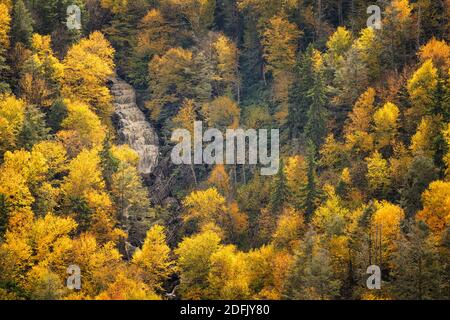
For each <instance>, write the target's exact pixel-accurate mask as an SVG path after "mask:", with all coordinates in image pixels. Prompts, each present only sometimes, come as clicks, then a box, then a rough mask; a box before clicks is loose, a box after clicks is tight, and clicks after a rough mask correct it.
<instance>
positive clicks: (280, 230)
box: [272, 208, 305, 253]
mask: <svg viewBox="0 0 450 320" xmlns="http://www.w3.org/2000/svg"><path fill="white" fill-rule="evenodd" d="M304 220H305V219H304V216H303V214H302V213H301V212H298V211H297V210H295V209H292V208H284V209H283V212H282V214H281V216H280V217H279V218H278V221H277V228H276V229H275V232H274V234H273V236H272V237H273V240H272V241H273V245H274V246H275V247H276V248H278V249H288V250H290V251H291V253H292V252H294V250H295V249H296V248H297V247H298V244H299V242H300V241H301V240H300V237H301V234H302V233H303V231H304V228H305V221H304Z"/></svg>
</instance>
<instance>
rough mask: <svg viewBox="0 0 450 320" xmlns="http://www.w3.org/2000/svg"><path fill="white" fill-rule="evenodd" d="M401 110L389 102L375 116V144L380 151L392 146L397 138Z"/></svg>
mask: <svg viewBox="0 0 450 320" xmlns="http://www.w3.org/2000/svg"><path fill="white" fill-rule="evenodd" d="M399 116H400V110H399V109H398V107H397V106H396V105H395V104H393V103H391V102H388V103H386V104H385V105H384V106H383V107H381V108H380V109H378V110H377V111H376V112H375V114H374V115H373V121H374V131H375V139H376V140H375V143H376V145H377V148H378V149H381V148H383V147H386V146H389V145H392V144H393V143H394V141H395V138H396V136H397V130H398V119H399Z"/></svg>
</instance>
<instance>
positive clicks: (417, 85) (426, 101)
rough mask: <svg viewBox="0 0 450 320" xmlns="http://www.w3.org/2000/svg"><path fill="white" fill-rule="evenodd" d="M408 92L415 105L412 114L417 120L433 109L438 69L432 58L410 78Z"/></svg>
mask: <svg viewBox="0 0 450 320" xmlns="http://www.w3.org/2000/svg"><path fill="white" fill-rule="evenodd" d="M407 87H408V93H409V96H410V99H411V102H412V105H413V110H412V111H411V113H412V116H413V117H414V119H417V121H418V120H419V119H420V117H422V116H424V115H426V114H427V113H430V112H432V111H433V108H434V106H435V103H436V101H435V99H436V96H435V95H436V90H437V87H438V71H437V69H436V68H435V67H434V65H433V61H432V60H431V59H428V60H426V61H425V62H424V63H423V64H422V66H421V67H420V68H419V69H418V70H417V71H416V72H415V73H414V74H413V76H412V77H411V79H409V80H408V86H407Z"/></svg>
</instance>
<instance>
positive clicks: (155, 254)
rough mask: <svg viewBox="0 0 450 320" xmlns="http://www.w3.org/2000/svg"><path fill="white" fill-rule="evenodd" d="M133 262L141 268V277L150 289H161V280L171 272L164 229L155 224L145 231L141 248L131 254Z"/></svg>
mask: <svg viewBox="0 0 450 320" xmlns="http://www.w3.org/2000/svg"><path fill="white" fill-rule="evenodd" d="M132 261H133V263H134V264H136V265H137V266H138V267H139V268H140V269H141V270H142V279H144V281H145V283H147V284H148V285H149V287H150V288H152V290H161V289H162V288H161V286H162V282H163V281H164V280H166V279H167V278H168V277H169V276H170V274H171V273H172V272H173V264H174V262H173V261H171V259H170V248H169V246H168V245H167V243H166V235H165V229H164V227H163V226H160V225H155V226H153V227H152V228H151V229H150V230H148V231H147V235H146V237H145V240H144V244H143V245H142V249H137V250H136V252H135V253H134V255H133V260H132Z"/></svg>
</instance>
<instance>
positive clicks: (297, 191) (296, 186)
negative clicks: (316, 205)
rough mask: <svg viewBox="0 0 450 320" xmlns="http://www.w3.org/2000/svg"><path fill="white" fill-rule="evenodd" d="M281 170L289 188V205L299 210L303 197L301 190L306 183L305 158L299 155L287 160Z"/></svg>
mask: <svg viewBox="0 0 450 320" xmlns="http://www.w3.org/2000/svg"><path fill="white" fill-rule="evenodd" d="M283 170H284V174H285V176H286V185H287V187H288V188H289V203H290V204H291V205H292V206H293V207H294V208H301V207H302V206H303V204H304V203H303V201H304V196H305V195H304V192H303V190H302V189H303V188H304V187H305V186H306V185H307V183H308V177H307V172H308V165H307V164H306V161H305V158H304V157H303V156H300V155H297V156H292V157H289V158H287V159H286V161H285V164H284V168H283Z"/></svg>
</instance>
